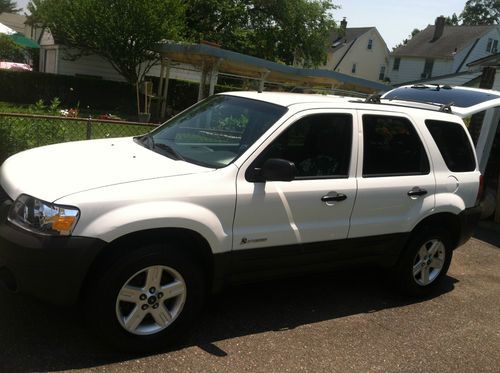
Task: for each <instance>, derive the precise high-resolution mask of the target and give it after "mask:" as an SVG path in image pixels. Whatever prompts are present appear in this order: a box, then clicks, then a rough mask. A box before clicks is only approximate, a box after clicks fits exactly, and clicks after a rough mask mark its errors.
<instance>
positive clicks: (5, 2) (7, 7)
mask: <svg viewBox="0 0 500 373" xmlns="http://www.w3.org/2000/svg"><path fill="white" fill-rule="evenodd" d="M16 6H17V4H16V2H15V1H13V0H0V14H2V13H17V12H19V11H20V10H21V9H17V8H16Z"/></svg>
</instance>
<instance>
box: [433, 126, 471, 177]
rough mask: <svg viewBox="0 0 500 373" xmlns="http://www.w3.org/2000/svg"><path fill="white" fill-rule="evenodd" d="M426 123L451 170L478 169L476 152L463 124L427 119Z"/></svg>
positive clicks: (465, 170)
mask: <svg viewBox="0 0 500 373" xmlns="http://www.w3.org/2000/svg"><path fill="white" fill-rule="evenodd" d="M425 125H426V126H427V129H428V130H429V132H430V133H431V135H432V138H433V139H434V141H435V142H436V145H437V147H438V148H439V151H440V152H441V155H442V156H443V159H444V161H445V162H446V166H447V167H448V169H449V170H450V171H453V172H467V171H474V170H475V169H476V160H475V159H474V152H473V151H472V147H471V144H470V141H469V139H468V137H467V135H466V133H465V131H464V129H463V128H462V126H461V125H459V124H458V123H453V122H445V121H440V120H426V121H425Z"/></svg>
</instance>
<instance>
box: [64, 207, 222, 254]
mask: <svg viewBox="0 0 500 373" xmlns="http://www.w3.org/2000/svg"><path fill="white" fill-rule="evenodd" d="M84 213H85V212H84V211H82V215H84ZM157 228H184V229H189V230H192V231H195V232H197V233H199V234H200V235H201V236H203V237H204V238H205V239H206V240H207V242H208V243H209V245H210V247H211V249H212V252H213V253H221V252H226V251H230V250H231V245H232V241H231V234H230V232H231V226H230V225H228V224H227V223H226V224H223V222H222V221H221V219H219V217H218V216H217V215H216V214H215V213H214V212H213V211H211V210H209V209H207V208H205V207H202V206H199V205H195V204H192V203H189V202H180V201H166V202H144V203H139V204H134V205H127V206H123V207H119V208H116V209H113V210H110V211H108V212H106V213H104V214H103V215H101V216H99V217H96V218H94V219H92V220H91V221H88V223H87V224H86V222H83V221H80V222H78V224H77V226H76V229H75V231H74V232H73V234H74V235H76V236H84V237H95V238H100V239H101V240H104V241H106V242H111V241H114V240H115V239H117V238H119V237H122V236H124V235H127V234H129V233H133V232H137V231H143V230H148V229H157Z"/></svg>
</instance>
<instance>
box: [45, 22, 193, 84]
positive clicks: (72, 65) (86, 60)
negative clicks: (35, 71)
mask: <svg viewBox="0 0 500 373" xmlns="http://www.w3.org/2000/svg"><path fill="white" fill-rule="evenodd" d="M39 44H40V66H39V69H40V70H39V71H40V72H45V73H51V74H61V75H72V76H82V77H92V78H97V79H104V80H112V81H119V82H125V78H124V77H123V76H121V75H120V74H119V73H118V72H117V71H116V70H115V69H114V68H113V66H112V65H111V64H110V63H109V62H108V61H106V60H105V59H104V58H102V57H100V56H97V55H95V54H92V55H84V56H81V57H79V58H78V59H74V58H72V57H71V56H72V55H75V54H76V53H75V51H71V50H70V49H68V48H67V47H65V46H64V45H61V44H58V43H57V42H56V40H55V39H54V37H53V36H52V34H51V32H50V30H48V29H45V30H44V31H43V33H42V35H41V38H40V42H39ZM72 52H73V53H72ZM148 75H150V76H156V77H159V76H160V65H157V66H153V67H152V68H151V70H150V72H149V74H148ZM200 76H201V73H200V72H199V71H198V70H197V69H196V68H195V67H194V66H190V65H188V64H182V65H176V66H174V67H173V68H172V69H171V71H170V77H171V79H178V80H185V81H192V82H198V81H199V80H200Z"/></svg>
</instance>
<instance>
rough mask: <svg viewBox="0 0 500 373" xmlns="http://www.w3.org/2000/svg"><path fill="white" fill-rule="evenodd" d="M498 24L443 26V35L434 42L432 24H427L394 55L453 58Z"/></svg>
mask: <svg viewBox="0 0 500 373" xmlns="http://www.w3.org/2000/svg"><path fill="white" fill-rule="evenodd" d="M497 26H498V25H486V26H445V27H444V31H443V35H442V36H441V37H440V38H439V39H437V40H436V41H434V42H431V40H432V37H433V36H434V29H435V26H434V25H430V26H427V27H426V28H425V29H424V30H422V31H420V32H419V33H418V34H416V35H415V36H414V37H413V38H411V39H410V40H409V41H408V43H407V44H406V45H402V46H400V47H398V48H396V49H395V50H394V51H393V55H394V56H395V57H429V58H453V56H454V55H455V53H457V52H460V51H461V50H462V49H464V48H465V47H467V45H469V44H470V43H472V42H474V41H475V40H476V39H478V38H480V37H481V36H483V35H484V34H486V33H487V32H489V31H490V30H491V29H492V28H494V27H497Z"/></svg>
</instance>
